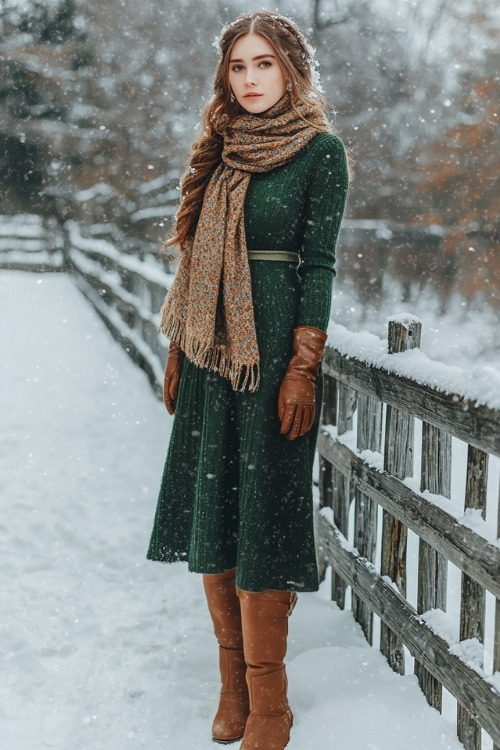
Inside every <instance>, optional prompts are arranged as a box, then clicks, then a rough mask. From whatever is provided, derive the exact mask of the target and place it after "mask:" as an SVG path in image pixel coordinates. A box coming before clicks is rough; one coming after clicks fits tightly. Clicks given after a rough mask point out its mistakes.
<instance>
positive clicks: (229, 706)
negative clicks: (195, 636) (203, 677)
mask: <svg viewBox="0 0 500 750" xmlns="http://www.w3.org/2000/svg"><path fill="white" fill-rule="evenodd" d="M235 577H236V571H235V570H234V569H233V570H226V571H225V572H224V573H219V574H215V575H204V576H203V586H204V588H205V595H206V597H207V603H208V609H209V611H210V615H211V617H212V622H213V625H214V633H215V637H216V638H217V641H218V643H219V666H220V676H221V691H220V701H219V708H218V710H217V713H216V715H215V718H214V721H213V724H212V739H213V740H214V742H219V743H221V744H229V743H231V742H236V741H237V740H240V739H241V738H242V737H243V733H244V731H245V725H246V721H247V717H248V713H249V710H250V709H249V701H248V688H247V684H246V680H245V675H246V664H245V658H244V656H243V636H242V632H241V611H240V602H239V599H238V596H237V594H236V588H235Z"/></svg>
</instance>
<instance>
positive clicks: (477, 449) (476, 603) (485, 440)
mask: <svg viewBox="0 0 500 750" xmlns="http://www.w3.org/2000/svg"><path fill="white" fill-rule="evenodd" d="M420 328H421V327H420V324H419V323H418V321H416V320H415V319H412V318H411V316H409V317H408V318H407V319H406V320H402V321H401V320H395V321H392V322H391V323H390V325H389V342H388V350H389V352H390V353H392V354H396V353H398V352H403V351H404V350H405V349H410V348H413V347H418V345H419V339H420ZM408 354H410V353H408ZM414 354H415V353H414V352H412V353H411V355H414ZM403 356H405V355H403ZM422 356H423V355H422ZM396 361H398V362H400V361H401V354H399V357H394V367H391V366H390V363H388V360H387V358H386V360H385V362H384V366H383V367H381V366H377V364H374V362H373V361H371V360H370V357H369V356H368V357H366V358H364V359H363V357H361V356H358V357H356V356H353V355H352V354H346V352H342V351H340V350H337V349H335V348H329V349H327V351H326V354H325V360H324V372H325V403H324V409H323V427H322V429H321V431H320V436H319V441H318V451H319V456H320V468H321V472H320V498H321V500H320V505H321V510H320V513H319V524H318V526H319V534H318V558H319V560H320V568H321V569H322V571H323V572H324V570H325V568H326V567H327V566H331V568H332V570H333V575H332V598H333V599H335V600H336V601H337V603H338V605H339V606H340V607H341V608H344V607H345V606H346V602H347V598H348V596H347V595H348V588H350V592H351V607H352V611H353V615H354V617H355V619H356V620H357V621H358V622H359V623H360V625H361V627H362V629H363V632H364V633H365V636H366V638H367V639H368V640H369V642H370V643H373V642H374V638H375V636H374V633H375V628H374V616H376V617H377V618H379V625H380V639H379V640H380V642H379V646H380V650H381V651H382V653H384V655H385V656H386V657H387V660H388V662H389V664H390V665H391V667H392V668H393V669H394V670H395V671H397V672H399V673H401V674H403V673H404V671H405V648H406V649H408V650H409V652H410V654H411V655H412V656H413V657H414V658H415V673H416V675H417V676H418V679H419V682H420V686H421V688H422V690H423V692H424V694H425V695H426V698H427V700H428V702H429V703H430V704H431V705H433V706H434V707H436V708H437V709H439V710H440V709H441V706H442V699H441V695H442V688H443V687H444V688H446V690H448V691H449V692H450V693H451V694H452V695H453V696H454V697H455V698H456V700H457V732H458V736H459V738H460V740H461V741H462V742H463V744H464V746H465V747H466V750H472V749H474V750H479V748H481V741H482V736H481V734H482V733H481V729H483V730H485V731H486V733H488V734H489V735H490V737H491V738H492V739H493V742H494V747H495V748H496V749H498V748H499V747H500V605H499V601H500V545H499V543H498V541H497V540H496V536H497V534H495V535H494V536H495V539H493V538H492V539H488V538H486V537H487V536H488V535H487V533H486V530H487V527H486V524H485V522H484V521H483V519H484V518H485V515H486V509H487V508H486V506H487V497H488V481H487V479H488V462H489V458H490V456H495V457H498V456H500V410H498V409H495V408H491V407H489V406H485V405H479V404H478V403H477V402H476V400H475V399H470V398H466V397H465V396H464V395H463V394H460V393H449V392H446V390H445V389H444V388H443V390H440V389H439V378H437V380H438V382H437V384H436V383H433V384H432V385H431V384H429V383H425V382H417V381H416V380H415V379H412V378H411V377H409V376H408V375H406V374H401V373H400V372H398V368H397V367H396ZM412 361H415V360H412ZM410 367H411V363H410ZM499 394H500V382H499ZM417 420H419V421H421V422H422V424H421V433H422V437H421V442H420V444H419V445H417V444H416V439H415V434H416V430H415V427H416V425H417V424H418V422H417ZM452 437H453V438H458V439H459V440H460V441H463V442H465V443H466V451H467V457H466V459H465V462H466V466H465V487H464V491H463V495H464V497H465V501H464V503H463V506H462V508H461V512H462V513H463V514H464V515H463V516H462V517H460V516H461V513H460V512H457V510H458V500H457V498H454V497H453V494H454V493H455V492H456V491H457V490H456V487H455V488H453V487H452V484H453V485H456V483H457V481H456V477H457V475H458V474H459V473H460V471H459V469H463V467H460V466H458V465H457V464H458V463H460V461H462V460H463V459H462V458H460V457H458V456H457V451H456V450H455V451H452ZM416 455H419V458H420V461H419V463H420V476H419V478H418V482H416V481H415V477H414V473H415V464H416V461H415V459H416ZM452 475H453V476H454V481H453V483H452V481H451V480H452ZM495 491H496V493H498V487H496V488H490V492H489V496H490V499H489V500H488V502H494V503H497V502H498V500H497V498H498V494H496V493H495ZM491 497H493V500H491ZM445 506H449V508H453V510H454V512H455V514H453V513H452V512H450V510H449V509H446V507H445ZM468 520H470V521H471V523H469V525H468V523H467V522H468ZM408 529H410V530H411V532H413V533H414V534H415V535H416V536H417V537H418V540H419V541H418V545H419V549H418V555H417V559H416V560H415V561H412V563H411V566H412V568H414V567H417V576H416V580H417V584H416V586H417V595H416V597H415V599H416V601H415V603H414V605H412V604H411V603H410V601H409V599H410V597H409V596H408V595H407V573H408V566H407V539H408ZM497 531H498V533H500V529H498V530H497ZM448 562H450V563H452V564H453V565H454V566H456V567H457V568H458V569H459V570H460V571H461V593H460V607H459V609H460V612H459V614H457V620H458V622H454V621H453V618H452V615H445V614H444V613H445V610H446V606H447V600H450V599H451V598H452V592H450V590H449V586H448V582H447V572H448ZM412 572H413V571H412ZM487 593H488V595H491V597H494V601H495V611H494V613H493V616H492V617H489V618H488V619H487V618H486V606H485V602H486V595H487ZM457 609H458V608H457ZM485 640H487V643H488V646H489V647H490V650H491V656H492V659H493V668H492V670H491V673H490V674H488V673H487V672H486V671H485V667H484V664H485V651H484V643H485Z"/></svg>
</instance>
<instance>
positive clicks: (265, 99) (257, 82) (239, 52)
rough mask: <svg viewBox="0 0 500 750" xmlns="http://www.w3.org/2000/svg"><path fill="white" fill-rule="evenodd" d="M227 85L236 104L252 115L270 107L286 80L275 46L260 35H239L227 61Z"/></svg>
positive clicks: (277, 99) (279, 95) (282, 89)
mask: <svg viewBox="0 0 500 750" xmlns="http://www.w3.org/2000/svg"><path fill="white" fill-rule="evenodd" d="M229 85H230V86H231V90H232V92H233V94H234V96H235V98H236V101H237V102H238V104H239V105H240V106H241V107H243V109H245V110H246V111H247V112H249V113H250V114H252V115H258V114H260V113H261V112H265V111H266V110H267V109H269V108H270V107H273V106H274V105H275V104H276V102H278V101H279V100H280V99H281V97H282V96H283V95H284V93H285V90H286V81H285V76H284V75H283V71H282V69H281V65H280V62H279V59H278V56H277V54H276V52H275V49H274V47H273V46H272V44H270V42H268V41H267V39H264V37H263V36H260V34H245V36H240V37H239V39H237V40H236V41H235V43H234V45H233V49H232V51H231V57H230V60H229Z"/></svg>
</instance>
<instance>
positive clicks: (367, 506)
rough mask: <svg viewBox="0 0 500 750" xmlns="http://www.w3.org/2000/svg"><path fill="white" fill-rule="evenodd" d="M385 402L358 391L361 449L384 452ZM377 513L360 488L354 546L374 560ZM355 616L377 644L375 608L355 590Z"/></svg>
mask: <svg viewBox="0 0 500 750" xmlns="http://www.w3.org/2000/svg"><path fill="white" fill-rule="evenodd" d="M382 416H383V404H382V402H381V401H379V400H378V399H377V398H374V397H373V396H368V395H366V394H365V393H358V424H357V445H358V450H359V451H363V450H370V451H374V452H377V453H380V452H381V450H382ZM377 514H378V507H377V503H376V502H375V500H372V499H371V498H370V497H368V495H365V494H364V493H363V492H360V491H359V490H356V493H355V517H354V546H355V547H356V548H357V550H358V552H359V554H360V555H361V556H362V557H365V558H366V559H367V560H369V561H370V562H374V561H375V551H376V546H377ZM352 611H353V614H354V619H355V620H356V621H357V622H358V623H359V624H360V625H361V628H362V630H363V633H364V634H365V638H366V639H367V641H368V642H369V643H370V645H371V644H373V612H372V610H371V609H370V607H369V606H368V605H367V604H366V603H365V602H364V601H363V600H362V599H360V598H359V597H357V596H356V594H355V593H354V592H353V594H352Z"/></svg>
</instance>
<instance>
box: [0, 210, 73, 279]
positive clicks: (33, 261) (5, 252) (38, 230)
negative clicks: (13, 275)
mask: <svg viewBox="0 0 500 750" xmlns="http://www.w3.org/2000/svg"><path fill="white" fill-rule="evenodd" d="M63 248H64V240H63V236H62V232H61V230H60V228H59V226H58V224H57V222H56V221H55V220H54V219H43V218H42V217H41V216H38V215H36V214H14V215H5V214H3V215H0V268H7V269H11V270H20V271H27V270H28V271H64V270H65V261H64V253H63Z"/></svg>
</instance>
